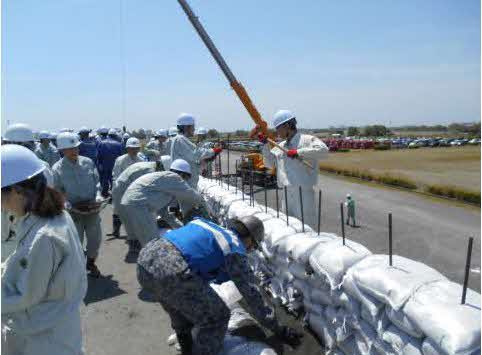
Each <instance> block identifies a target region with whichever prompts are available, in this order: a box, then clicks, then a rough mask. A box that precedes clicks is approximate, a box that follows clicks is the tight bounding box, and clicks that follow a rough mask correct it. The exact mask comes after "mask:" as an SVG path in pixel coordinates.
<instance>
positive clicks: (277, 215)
mask: <svg viewBox="0 0 482 355" xmlns="http://www.w3.org/2000/svg"><path fill="white" fill-rule="evenodd" d="M276 218H279V192H278V185H276Z"/></svg>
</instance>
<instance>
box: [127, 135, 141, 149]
mask: <svg viewBox="0 0 482 355" xmlns="http://www.w3.org/2000/svg"><path fill="white" fill-rule="evenodd" d="M140 147H141V143H140V142H139V139H137V138H136V137H131V138H129V139H128V140H127V142H126V148H140Z"/></svg>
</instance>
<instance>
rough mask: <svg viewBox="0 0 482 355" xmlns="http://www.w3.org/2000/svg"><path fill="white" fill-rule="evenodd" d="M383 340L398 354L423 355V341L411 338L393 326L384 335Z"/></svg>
mask: <svg viewBox="0 0 482 355" xmlns="http://www.w3.org/2000/svg"><path fill="white" fill-rule="evenodd" d="M382 339H383V341H385V342H386V343H388V344H390V346H391V347H392V348H393V350H394V351H395V352H396V353H397V354H402V355H422V342H421V340H420V339H416V338H414V337H411V336H410V335H408V334H406V333H404V332H402V331H400V330H399V329H398V328H397V327H395V326H393V325H392V326H390V327H388V329H387V330H386V331H385V332H384V333H383V335H382Z"/></svg>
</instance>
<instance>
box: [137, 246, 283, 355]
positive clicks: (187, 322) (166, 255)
mask: <svg viewBox="0 0 482 355" xmlns="http://www.w3.org/2000/svg"><path fill="white" fill-rule="evenodd" d="M137 263H138V266H137V278H138V280H139V283H140V284H141V286H142V287H143V288H144V289H145V290H146V291H149V292H150V293H152V294H153V295H154V297H155V298H156V300H157V301H159V303H160V304H161V305H162V307H163V308H164V309H165V311H166V312H167V313H169V315H170V317H171V325H172V328H173V329H174V331H175V332H176V334H177V338H178V340H179V343H180V344H181V346H182V348H183V350H184V349H190V348H191V347H192V354H196V355H198V354H199V355H217V354H219V352H220V351H221V349H222V346H223V340H224V335H225V333H226V330H227V326H228V322H229V317H230V311H229V309H228V307H227V306H226V305H225V303H224V302H223V300H222V299H221V298H220V297H219V296H218V295H217V294H216V292H215V291H214V290H213V289H212V288H211V287H210V286H209V283H208V282H206V281H205V280H203V279H202V278H201V277H200V276H198V275H197V274H195V273H193V272H191V270H190V268H189V265H188V264H187V262H186V260H185V259H184V257H183V256H182V254H181V253H180V251H179V250H178V249H177V248H176V247H175V246H174V245H173V244H172V243H171V242H169V241H168V240H166V239H165V238H162V237H161V238H156V239H154V240H152V241H150V242H149V243H148V244H146V246H145V247H144V248H143V249H142V250H141V253H140V254H139V258H138V261H137ZM225 266H226V267H225V271H226V272H227V273H228V274H229V275H230V277H231V279H232V281H233V282H234V283H235V284H236V286H237V287H238V289H239V292H240V293H241V294H242V295H243V297H244V299H245V300H246V302H247V303H248V306H249V308H250V310H251V313H252V314H253V315H254V316H255V317H256V318H257V320H258V321H259V322H260V323H261V324H262V325H264V326H265V327H267V328H269V329H270V330H272V331H275V330H276V329H278V323H277V321H276V318H275V314H274V310H273V308H271V307H270V306H268V305H267V304H266V303H265V302H264V300H263V298H262V296H261V294H260V293H259V291H258V288H257V286H256V280H255V276H254V274H253V272H252V271H251V269H250V268H249V266H248V261H247V258H246V257H245V256H242V255H239V254H231V255H228V256H226V265H225ZM193 329H194V332H192V336H193V338H191V331H192V330H193ZM186 353H189V352H186Z"/></svg>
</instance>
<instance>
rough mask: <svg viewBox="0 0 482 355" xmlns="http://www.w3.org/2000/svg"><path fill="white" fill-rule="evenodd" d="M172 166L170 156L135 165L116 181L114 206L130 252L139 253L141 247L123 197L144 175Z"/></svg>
mask: <svg viewBox="0 0 482 355" xmlns="http://www.w3.org/2000/svg"><path fill="white" fill-rule="evenodd" d="M170 165H171V157H170V156H168V155H166V156H163V157H161V160H158V161H153V162H139V163H135V164H132V165H130V166H129V167H128V168H127V169H125V170H124V171H123V172H122V173H121V174H120V175H119V177H118V178H117V179H116V180H115V181H114V187H113V189H112V205H113V208H114V211H115V212H116V214H117V215H118V217H119V219H120V221H121V223H124V228H125V229H126V232H127V244H128V245H129V251H130V252H134V251H139V250H140V248H141V246H140V243H139V241H138V240H137V239H135V235H136V233H135V230H132V229H131V228H130V226H129V224H128V221H127V217H126V214H125V213H124V211H123V210H124V208H123V206H122V205H121V200H122V196H124V193H125V192H126V190H127V188H128V187H129V186H130V184H132V183H133V182H134V181H135V180H137V179H138V178H140V177H141V176H142V175H145V174H149V173H154V172H159V171H168V170H169V168H170Z"/></svg>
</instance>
